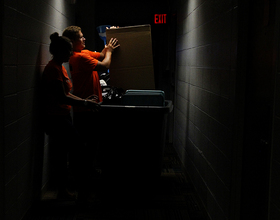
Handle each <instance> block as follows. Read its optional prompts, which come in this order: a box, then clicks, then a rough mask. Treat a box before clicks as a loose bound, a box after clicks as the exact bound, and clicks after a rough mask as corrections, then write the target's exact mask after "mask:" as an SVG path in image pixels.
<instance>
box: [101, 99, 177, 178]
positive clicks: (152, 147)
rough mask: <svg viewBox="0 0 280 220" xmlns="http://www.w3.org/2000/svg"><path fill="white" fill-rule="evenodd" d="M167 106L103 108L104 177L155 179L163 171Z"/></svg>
mask: <svg viewBox="0 0 280 220" xmlns="http://www.w3.org/2000/svg"><path fill="white" fill-rule="evenodd" d="M172 110H173V105H172V101H169V100H165V105H164V106H124V105H101V112H100V114H101V117H102V135H101V140H100V142H101V143H100V155H101V158H100V161H101V166H102V169H103V172H104V175H109V176H111V177H115V178H116V179H118V178H119V177H121V178H134V177H135V178H154V177H159V176H160V174H161V170H162V157H163V152H164V146H165V139H166V124H167V116H168V114H169V113H170V112H171V111H172Z"/></svg>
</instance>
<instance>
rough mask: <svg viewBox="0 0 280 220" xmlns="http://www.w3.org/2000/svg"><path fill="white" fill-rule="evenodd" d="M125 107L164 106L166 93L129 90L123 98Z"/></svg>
mask: <svg viewBox="0 0 280 220" xmlns="http://www.w3.org/2000/svg"><path fill="white" fill-rule="evenodd" d="M122 104H123V105H135V106H143V105H144V106H164V105H165V93H164V91H161V90H127V91H126V93H125V94H124V95H123V97H122Z"/></svg>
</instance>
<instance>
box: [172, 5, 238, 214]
mask: <svg viewBox="0 0 280 220" xmlns="http://www.w3.org/2000/svg"><path fill="white" fill-rule="evenodd" d="M177 2H178V5H177V11H178V15H177V16H178V23H177V25H178V26H177V49H176V51H177V52H176V55H177V70H176V95H175V106H174V107H175V108H174V111H175V119H174V120H175V125H174V129H175V131H174V146H175V148H176V150H177V152H178V154H179V156H180V158H181V160H182V162H183V164H184V166H185V167H186V169H187V171H188V172H189V173H190V176H191V178H192V181H193V183H194V186H195V187H196V189H197V192H198V193H199V196H200V198H201V200H202V202H203V205H204V206H205V208H206V211H207V212H208V215H209V216H210V217H211V218H212V219H232V218H233V217H231V218H230V213H231V211H232V210H231V204H230V203H231V201H232V198H231V194H232V193H233V192H232V191H231V189H232V170H233V161H234V158H233V157H232V156H233V155H234V154H233V150H234V140H233V130H234V127H233V126H234V123H233V120H234V110H233V109H234V108H235V106H234V105H235V104H234V99H235V78H236V57H237V56H236V46H237V7H236V6H237V1H234V0H229V1H224V0H216V1H208V0H185V1H177Z"/></svg>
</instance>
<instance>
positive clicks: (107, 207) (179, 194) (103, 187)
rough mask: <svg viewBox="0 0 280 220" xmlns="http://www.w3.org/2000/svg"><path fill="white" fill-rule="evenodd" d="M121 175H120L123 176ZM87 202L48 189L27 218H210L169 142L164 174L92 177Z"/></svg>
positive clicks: (100, 219) (164, 162) (168, 219)
mask: <svg viewBox="0 0 280 220" xmlns="http://www.w3.org/2000/svg"><path fill="white" fill-rule="evenodd" d="M120 178H121V177H120ZM89 193H91V194H92V196H91V198H90V200H89V201H88V203H87V204H86V205H83V204H79V203H76V202H75V201H74V200H67V199H66V198H57V193H56V192H55V191H47V192H46V193H45V194H44V196H43V197H42V200H41V201H38V202H37V203H36V204H35V205H34V207H33V208H32V209H31V210H30V211H29V213H28V214H27V215H26V217H25V218H24V220H38V219H40V220H54V219H56V220H66V219H67V220H72V219H73V220H76V219H77V220H103V219H120V220H126V219H127V220H157V219H158V220H163V219H164V220H180V219H182V220H183V219H184V220H207V219H208V218H207V217H206V213H205V211H204V210H203V209H201V207H200V203H199V198H198V197H197V194H196V192H195V189H194V187H193V185H192V183H191V180H190V179H189V177H188V176H186V174H185V172H183V168H182V167H181V163H180V161H179V159H178V157H177V155H176V152H175V151H174V149H173V147H172V146H171V145H168V146H166V149H165V156H164V158H163V169H162V174H161V176H160V177H159V178H158V179H156V180H151V179H149V180H147V182H145V183H144V182H143V183H142V182H141V180H140V181H139V182H131V180H130V179H126V180H122V179H121V180H120V179H118V180H116V179H114V180H112V181H106V180H104V179H102V177H101V178H99V179H95V180H92V192H89Z"/></svg>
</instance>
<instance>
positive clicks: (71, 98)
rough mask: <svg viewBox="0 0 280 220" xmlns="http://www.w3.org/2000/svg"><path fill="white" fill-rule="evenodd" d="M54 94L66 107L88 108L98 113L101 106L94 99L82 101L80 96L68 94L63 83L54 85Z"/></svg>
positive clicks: (56, 82)
mask: <svg viewBox="0 0 280 220" xmlns="http://www.w3.org/2000/svg"><path fill="white" fill-rule="evenodd" d="M52 89H53V90H52V92H54V93H55V94H56V96H57V97H58V100H59V102H61V103H62V104H66V105H72V106H73V105H74V106H86V107H88V108H91V109H92V110H94V111H98V110H99V109H100V105H99V104H98V103H96V102H95V101H93V100H92V99H82V98H80V97H78V96H75V95H73V94H71V93H69V94H66V93H65V90H64V85H63V82H62V81H59V80H56V81H55V82H53V84H52Z"/></svg>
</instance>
